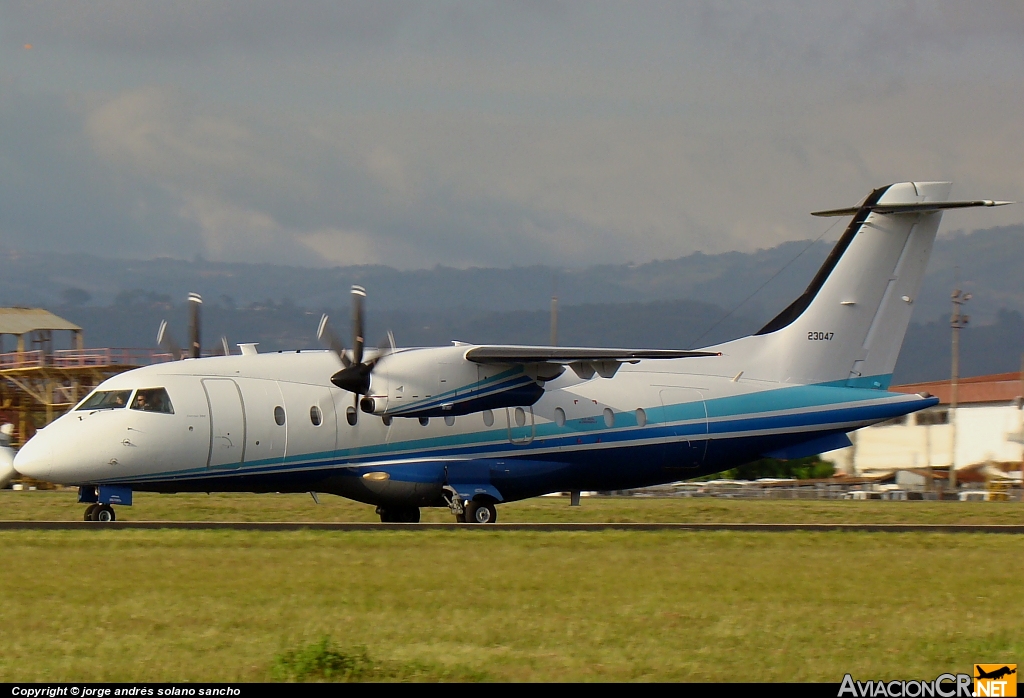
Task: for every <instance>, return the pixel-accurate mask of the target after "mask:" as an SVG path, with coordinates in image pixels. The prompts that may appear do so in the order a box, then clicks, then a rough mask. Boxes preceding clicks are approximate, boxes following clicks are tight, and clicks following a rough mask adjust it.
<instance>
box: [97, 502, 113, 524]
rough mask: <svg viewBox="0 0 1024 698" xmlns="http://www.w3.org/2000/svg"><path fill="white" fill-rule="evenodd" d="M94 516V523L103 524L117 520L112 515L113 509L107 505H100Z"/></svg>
mask: <svg viewBox="0 0 1024 698" xmlns="http://www.w3.org/2000/svg"><path fill="white" fill-rule="evenodd" d="M94 516H95V517H96V521H103V522H107V521H114V520H115V519H117V516H115V515H114V507H112V506H110V505H109V504H100V506H99V508H98V509H97V510H96V513H95V514H94Z"/></svg>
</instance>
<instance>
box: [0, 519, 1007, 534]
mask: <svg viewBox="0 0 1024 698" xmlns="http://www.w3.org/2000/svg"><path fill="white" fill-rule="evenodd" d="M85 529H94V530H119V531H120V530H129V529H132V530H135V529H173V530H192V531H222V530H226V531H406V530H408V531H479V532H487V531H538V532H549V531H756V532H758V533H786V532H792V531H855V532H861V533H1016V534H1021V533H1024V526H1015V525H990V524H813V523H810V524H756V523H494V524H457V523H419V524H401V523H389V524H382V523H338V522H311V523H302V522H241V521H239V522H231V521H115V522H110V523H99V522H94V521H0V531H79V530H85Z"/></svg>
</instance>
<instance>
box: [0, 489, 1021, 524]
mask: <svg viewBox="0 0 1024 698" xmlns="http://www.w3.org/2000/svg"><path fill="white" fill-rule="evenodd" d="M75 500H76V495H75V493H74V492H71V491H39V492H14V491H12V490H0V520H20V521H78V520H81V518H82V512H83V510H84V508H85V507H84V506H83V505H81V504H77V503H76V501H75ZM320 502H321V504H320V505H317V504H315V503H314V502H313V500H312V498H311V497H310V496H309V495H308V494H212V495H207V494H174V495H162V494H148V493H145V492H140V493H136V494H135V506H132V507H116V509H117V516H118V519H120V520H123V521H379V518H378V517H377V515H376V514H374V508H373V507H372V506H369V505H367V504H360V503H358V502H353V501H350V500H347V499H342V498H341V497H335V496H333V495H329V494H321V495H320ZM582 504H583V505H582V506H580V507H570V506H569V500H568V499H567V498H552V497H540V498H537V499H528V500H525V501H522V502H512V503H509V504H502V505H500V506H499V507H498V521H500V522H502V521H503V522H513V521H521V522H533V521H551V522H571V521H599V522H615V523H624V522H672V521H677V522H686V523H689V522H708V523H923V524H956V523H976V524H1018V525H1020V524H1024V506H1021V503H1020V502H923V501H922V502H896V501H891V502H890V501H877V500H875V501H871V500H868V501H844V500H822V501H801V500H741V499H712V498H703V497H702V498H692V499H690V498H673V499H654V498H643V497H589V498H588V497H585V498H583V502H582ZM422 517H423V521H443V522H451V521H454V519H453V518H452V516H451V514H450V513H449V512H448V510H447V509H442V508H433V509H423V510H422Z"/></svg>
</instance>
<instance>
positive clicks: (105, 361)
mask: <svg viewBox="0 0 1024 698" xmlns="http://www.w3.org/2000/svg"><path fill="white" fill-rule="evenodd" d="M172 359H173V357H172V356H171V355H170V354H168V353H166V352H161V351H157V350H152V349H122V348H106V349H60V350H58V351H54V352H52V353H50V354H47V353H46V352H43V351H40V350H38V349H37V350H34V351H12V352H8V353H6V354H0V370H4V369H12V368H42V367H50V368H86V367H91V366H148V365H150V364H158V363H163V362H165V361H171V360H172Z"/></svg>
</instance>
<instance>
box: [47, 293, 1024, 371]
mask: <svg viewBox="0 0 1024 698" xmlns="http://www.w3.org/2000/svg"><path fill="white" fill-rule="evenodd" d="M51 309H52V310H53V311H54V312H56V313H57V314H58V315H61V316H63V317H66V318H68V319H69V320H71V321H73V322H75V323H77V324H79V325H81V326H82V327H84V328H85V338H86V344H87V345H88V346H124V347H153V346H154V344H155V335H156V328H157V326H158V324H159V323H160V320H161V319H167V320H168V321H169V323H170V326H171V330H172V333H173V334H174V335H175V336H176V337H177V339H178V341H179V343H181V342H184V340H185V336H186V323H187V318H186V309H185V304H184V303H179V304H177V305H173V304H170V303H167V302H165V301H160V300H157V301H153V300H151V299H149V300H147V299H141V300H137V301H136V302H134V303H131V304H127V305H120V306H113V307H107V308H97V307H90V306H78V307H75V306H63V307H59V306H54V307H52V308H51ZM328 313H329V314H330V315H331V317H332V322H333V323H334V325H335V327H336V330H337V331H338V333H339V334H341V335H342V336H344V337H347V335H348V332H349V331H350V330H349V309H348V308H338V309H334V310H328ZM725 316H726V311H725V310H724V309H722V308H719V307H717V306H713V305H708V304H704V303H698V302H695V301H654V302H651V303H620V304H587V305H578V306H562V307H560V309H559V343H560V344H562V345H563V346H564V345H577V346H578V345H584V346H616V347H646V348H655V349H660V348H665V349H669V348H688V347H694V346H707V345H709V344H714V343H717V342H724V341H727V340H729V339H733V338H736V337H741V336H744V335H747V334H750V333H751V332H753V331H755V330H756V329H757V328H758V327H759V326H760V324H759V322H760V321H759V320H758V319H757V318H753V317H751V316H749V315H744V314H742V313H735V314H733V315H730V316H728V317H725ZM723 318H724V319H723ZM203 319H204V321H203V331H204V334H203V341H204V345H205V346H207V347H211V346H213V344H214V343H216V342H217V341H219V338H220V337H221V335H226V336H227V337H228V339H229V341H230V342H231V343H232V346H234V345H235V344H237V343H238V342H259V344H260V349H261V350H263V351H277V350H281V349H306V348H318V347H319V345H318V344H317V341H316V338H315V333H316V327H317V323H318V322H319V320H320V312H319V311H313V310H308V309H304V308H299V307H298V306H296V305H294V304H290V303H277V304H275V303H270V304H257V305H254V306H253V307H251V308H246V309H236V308H229V307H225V306H221V305H218V304H216V303H206V304H204V318H203ZM549 320H550V317H549V314H548V311H546V310H543V311H542V310H511V311H491V312H488V311H457V310H456V311H422V312H413V311H394V310H392V311H376V312H371V313H370V315H369V317H368V320H367V325H368V327H367V334H368V337H369V340H370V342H371V343H376V342H377V341H379V340H380V339H381V338H383V337H384V335H385V333H386V331H387V330H388V329H390V330H392V331H393V332H394V333H395V337H396V339H397V341H398V342H399V344H400V345H402V346H436V345H441V344H447V343H448V342H450V341H452V340H454V339H457V340H461V341H465V342H473V343H478V344H482V343H509V344H511V343H516V344H546V343H547V342H548V337H549ZM716 323H717V325H716ZM709 328H710V331H709ZM702 335H703V337H702ZM962 340H963V341H962V344H961V346H962V352H961V373H962V375H964V376H972V375H982V374H986V373H1000V372H1004V371H1016V370H1018V369H1019V368H1020V361H1021V353H1022V352H1024V316H1022V314H1021V313H1019V312H1016V311H1002V312H1000V313H999V314H998V318H997V321H996V322H993V323H989V324H972V325H969V326H968V327H967V328H966V329H965V330H964V331H963V336H962ZM59 341H62V342H66V341H67V339H66V338H61V339H60V340H59ZM59 348H62V347H59ZM949 371H950V329H949V322H948V319H947V318H946V316H940V317H939V318H937V319H935V320H933V321H931V322H928V323H911V325H910V328H909V329H908V331H907V337H906V341H905V342H904V344H903V351H902V352H901V353H900V359H899V362H898V364H897V366H896V371H895V374H894V376H893V380H894V382H895V383H913V382H920V381H926V380H938V379H942V378H946V377H948V376H949Z"/></svg>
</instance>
